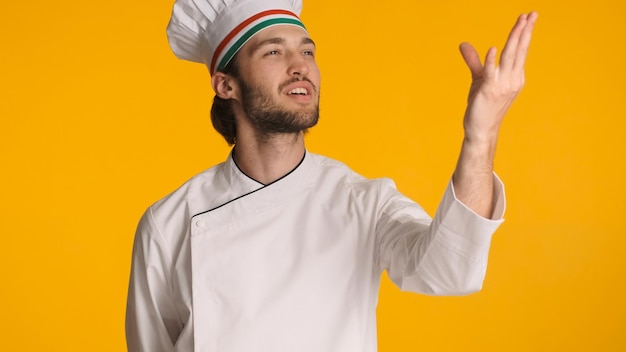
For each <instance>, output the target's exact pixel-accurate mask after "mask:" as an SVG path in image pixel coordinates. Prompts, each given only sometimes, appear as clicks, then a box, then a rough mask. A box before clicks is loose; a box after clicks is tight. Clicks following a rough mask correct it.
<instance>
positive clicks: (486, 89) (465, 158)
mask: <svg viewBox="0 0 626 352" xmlns="http://www.w3.org/2000/svg"><path fill="white" fill-rule="evenodd" d="M536 20H537V13H536V12H531V13H530V14H528V15H526V14H523V15H521V16H520V17H519V18H518V20H517V22H516V23H515V26H514V27H513V29H512V30H511V33H510V34H509V38H508V39H507V42H506V44H505V46H504V50H503V51H502V55H501V58H500V64H499V65H498V66H496V49H495V48H493V47H492V48H490V49H489V50H488V51H487V56H486V58H485V64H484V65H482V64H481V62H480V58H479V56H478V53H477V52H476V50H475V49H474V48H473V47H472V46H471V45H470V44H468V43H463V44H461V46H460V50H461V54H462V55H463V59H464V60H465V63H466V64H467V66H468V67H469V69H470V71H471V73H472V85H471V88H470V93H469V98H468V105H467V110H466V112H465V117H464V121H463V127H464V130H465V137H464V139H463V145H462V147H461V154H460V156H459V160H458V163H457V166H456V169H455V171H454V175H453V182H454V191H455V193H456V196H457V198H458V199H459V201H461V202H462V203H463V204H465V205H466V206H467V207H469V208H470V209H472V210H473V211H474V212H476V213H477V214H478V215H481V216H483V217H486V218H491V216H492V213H493V206H494V205H493V202H494V200H493V199H494V197H493V187H494V186H493V185H494V176H493V160H494V155H495V150H496V142H497V139H498V131H499V129H500V124H501V123H502V119H503V118H504V115H505V114H506V112H507V110H508V109H509V107H510V106H511V104H512V103H513V101H514V100H515V97H516V96H517V94H518V93H519V92H520V90H521V89H522V87H523V85H524V63H525V61H526V53H527V52H528V46H529V44H530V38H531V35H532V30H533V27H534V24H535V21H536Z"/></svg>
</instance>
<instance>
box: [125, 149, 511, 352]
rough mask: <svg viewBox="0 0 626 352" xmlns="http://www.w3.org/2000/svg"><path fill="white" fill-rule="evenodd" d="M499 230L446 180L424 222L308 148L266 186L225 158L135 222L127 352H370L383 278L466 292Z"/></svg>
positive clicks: (393, 195)
mask: <svg viewBox="0 0 626 352" xmlns="http://www.w3.org/2000/svg"><path fill="white" fill-rule="evenodd" d="M496 183H497V185H496V187H495V190H496V198H495V199H496V204H497V206H496V210H495V212H494V215H493V218H496V219H500V217H501V216H502V213H503V211H504V193H503V187H502V184H501V183H500V181H499V180H497V182H496ZM250 192H252V193H250ZM238 197H240V198H238ZM214 208H215V209H214ZM211 209H213V210H211ZM501 222H502V220H488V219H484V218H481V217H479V216H478V215H476V214H475V213H473V212H472V211H471V210H469V209H468V208H466V207H465V206H464V205H463V204H461V203H460V202H459V201H458V200H456V199H455V197H454V192H453V190H452V185H451V184H450V185H449V187H448V189H447V190H446V192H445V195H444V197H443V200H442V202H441V205H440V208H439V210H438V212H437V215H436V216H435V219H434V220H433V221H432V225H431V219H430V217H429V216H428V215H427V214H426V213H425V212H424V211H423V210H422V209H421V208H420V207H419V206H418V205H417V204H416V203H414V202H413V201H411V200H409V199H408V198H406V197H404V196H403V195H402V194H400V193H399V192H398V191H397V190H396V188H395V185H394V184H393V182H392V181H390V180H388V179H375V180H367V179H365V178H363V177H361V176H359V175H358V174H356V173H354V172H353V171H351V170H350V169H348V168H347V167H346V166H345V165H343V164H341V163H339V162H336V161H333V160H331V159H328V158H325V157H322V156H319V155H314V154H307V155H306V157H305V158H304V160H303V162H302V163H301V164H300V165H299V166H298V167H297V168H296V169H295V170H294V171H293V172H291V173H290V174H289V175H287V176H286V177H284V178H282V179H280V180H279V181H277V182H275V183H273V184H270V185H268V186H263V185H261V184H259V183H258V182H256V181H254V180H252V179H250V178H248V177H247V176H245V175H244V174H242V173H241V171H240V170H239V169H238V168H237V166H236V165H235V164H234V162H233V160H232V157H229V158H228V160H227V161H226V162H225V163H222V164H219V165H217V166H215V167H213V168H211V169H209V170H207V171H205V172H203V173H201V174H199V175H198V176H196V177H194V178H192V179H191V180H190V181H188V182H187V183H185V184H184V185H183V186H182V187H181V188H179V189H178V190H176V191H175V192H173V193H172V194H170V195H169V196H168V197H166V198H164V199H162V200H161V201H159V202H157V203H156V204H154V205H153V206H151V207H150V208H149V209H148V210H147V211H146V213H145V214H144V216H143V218H142V219H141V222H140V224H139V227H138V230H137V234H136V238H135V245H134V249H133V262H132V271H131V279H130V288H129V295H128V306H127V326H126V333H127V342H128V347H129V351H131V352H136V351H150V352H159V351H168V352H171V351H181V352H182V351H203V352H208V351H217V352H235V351H236V352H249V351H256V352H277V351H286V352H287V351H288V352H294V351H298V352H307V351H311V352H320V351H324V352H333V351H337V352H351V351H354V352H357V351H358V352H373V351H376V349H377V342H376V303H377V297H378V288H379V280H380V275H381V272H382V271H383V270H387V271H388V273H389V277H390V278H391V279H392V280H393V281H394V283H396V284H397V285H398V286H399V287H400V288H402V289H403V290H410V291H415V292H421V293H425V294H432V295H444V294H445V295H459V294H467V293H471V292H474V291H477V290H479V289H480V288H481V286H482V282H483V279H484V275H485V271H486V265H487V256H488V251H489V246H490V240H491V236H492V233H493V232H494V231H495V229H496V228H497V227H498V225H499V224H500V223H501Z"/></svg>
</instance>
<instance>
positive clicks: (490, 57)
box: [483, 46, 498, 80]
mask: <svg viewBox="0 0 626 352" xmlns="http://www.w3.org/2000/svg"><path fill="white" fill-rule="evenodd" d="M497 53H498V49H496V47H494V46H492V47H491V48H489V50H487V54H486V55H485V67H484V70H483V72H484V78H485V79H486V80H488V79H492V78H495V76H496V56H497V55H496V54H497Z"/></svg>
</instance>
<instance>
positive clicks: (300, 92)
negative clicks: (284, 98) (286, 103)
mask: <svg viewBox="0 0 626 352" xmlns="http://www.w3.org/2000/svg"><path fill="white" fill-rule="evenodd" d="M287 95H303V96H306V95H309V91H308V90H307V89H306V88H303V87H298V88H294V89H292V90H290V91H288V92H287Z"/></svg>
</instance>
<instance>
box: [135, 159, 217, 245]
mask: <svg viewBox="0 0 626 352" xmlns="http://www.w3.org/2000/svg"><path fill="white" fill-rule="evenodd" d="M223 173H224V163H220V164H217V165H215V166H213V167H211V168H210V169H207V170H205V171H203V172H201V173H199V174H197V175H195V176H193V177H191V178H190V179H189V180H187V181H186V182H185V183H183V184H182V185H181V186H179V187H178V188H177V189H176V190H174V191H173V192H171V193H170V194H168V195H167V196H165V197H163V198H161V199H160V200H158V201H157V202H155V203H154V204H152V205H151V206H150V207H149V208H148V209H147V210H146V213H145V215H144V218H146V217H149V218H150V220H151V222H152V223H153V226H155V227H156V228H157V229H158V230H159V231H160V232H162V233H163V234H164V235H165V236H167V235H166V234H168V233H172V232H173V233H178V232H180V231H182V230H184V228H185V226H186V224H187V222H188V220H189V219H191V217H192V216H193V215H195V214H197V213H199V212H202V211H204V210H206V209H207V208H210V207H211V205H212V203H215V202H216V201H217V200H216V198H218V197H219V195H223V194H224V192H225V190H226V189H227V188H228V187H227V185H226V181H225V180H224V175H223Z"/></svg>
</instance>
